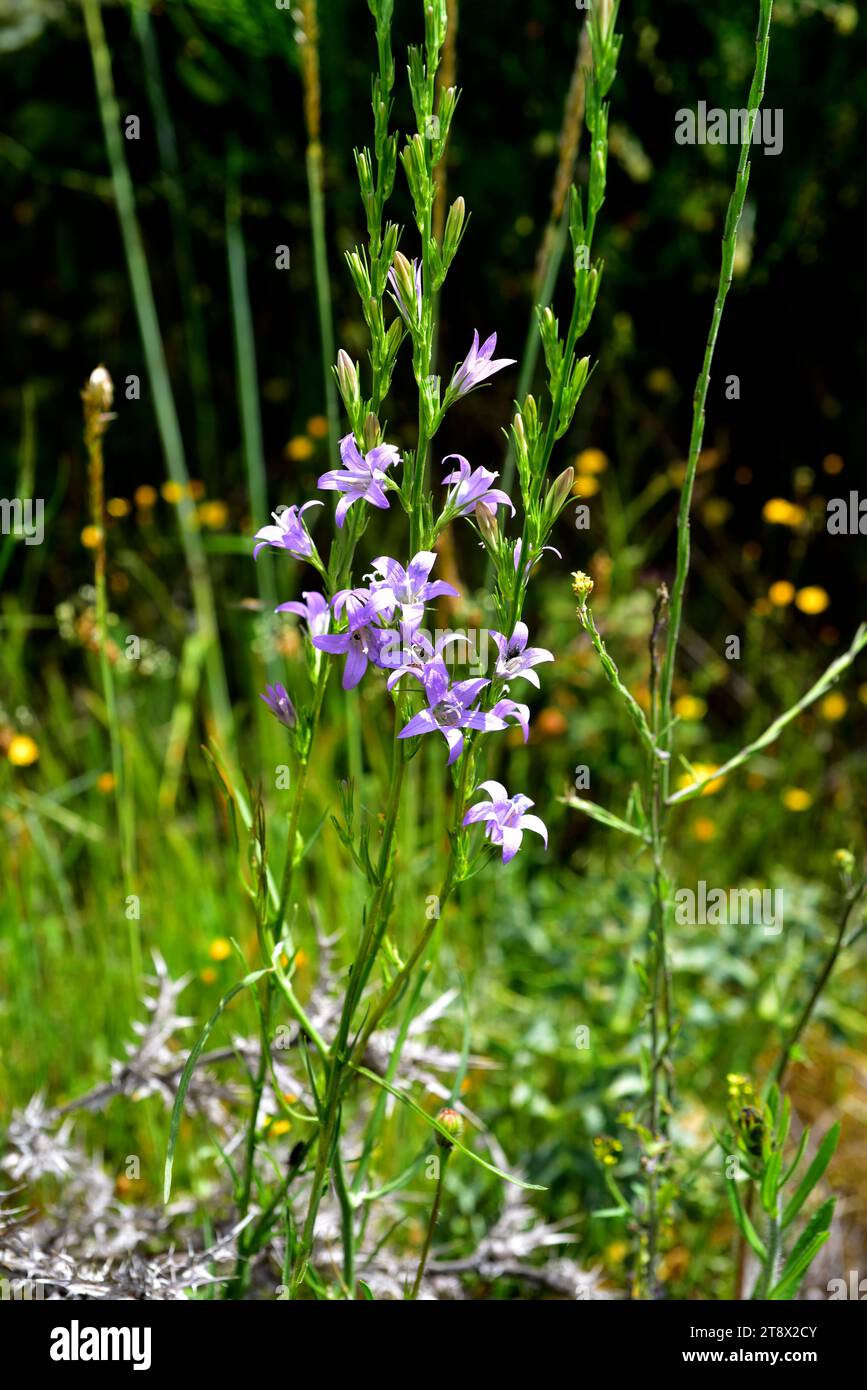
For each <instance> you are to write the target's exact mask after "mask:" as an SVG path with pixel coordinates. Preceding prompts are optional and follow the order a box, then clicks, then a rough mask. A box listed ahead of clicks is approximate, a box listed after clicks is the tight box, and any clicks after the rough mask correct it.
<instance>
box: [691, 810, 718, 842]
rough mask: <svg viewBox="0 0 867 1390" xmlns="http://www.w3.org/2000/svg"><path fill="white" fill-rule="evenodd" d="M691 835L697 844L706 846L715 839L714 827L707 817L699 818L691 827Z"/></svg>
mask: <svg viewBox="0 0 867 1390" xmlns="http://www.w3.org/2000/svg"><path fill="white" fill-rule="evenodd" d="M692 833H693V838H694V839H696V840H698V842H699V844H702V845H706V844H707V843H708V841H709V840H713V839H715V838H716V825H715V823H714V822H713V821H712V820H710V819H709V817H708V816H699V818H698V820H697V821H696V823H695V825H694V826H693V827H692Z"/></svg>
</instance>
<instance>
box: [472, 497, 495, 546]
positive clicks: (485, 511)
mask: <svg viewBox="0 0 867 1390" xmlns="http://www.w3.org/2000/svg"><path fill="white" fill-rule="evenodd" d="M476 524H477V525H478V528H479V530H480V531H481V533H482V539H483V540H484V541H485V543H486V544H487V545H489V546H491V547H494V546H496V545H497V543H498V541H499V539H500V528H499V527H498V525H497V515H496V512H492V511H491V509H490V507H486V506H485V504H484V502H477V503H476Z"/></svg>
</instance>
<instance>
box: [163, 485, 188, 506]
mask: <svg viewBox="0 0 867 1390" xmlns="http://www.w3.org/2000/svg"><path fill="white" fill-rule="evenodd" d="M160 492H161V493H162V495H163V497H164V499H165V500H166V502H180V500H181V498H182V497H183V495H184V489H183V487H182V486H181V484H180V483H173V482H167V483H163V485H162V487H161V488H160Z"/></svg>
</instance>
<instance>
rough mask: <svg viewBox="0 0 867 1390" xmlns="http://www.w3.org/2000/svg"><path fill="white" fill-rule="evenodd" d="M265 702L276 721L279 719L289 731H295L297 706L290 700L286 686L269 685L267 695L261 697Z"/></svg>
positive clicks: (266, 689)
mask: <svg viewBox="0 0 867 1390" xmlns="http://www.w3.org/2000/svg"><path fill="white" fill-rule="evenodd" d="M259 699H260V700H264V701H265V704H266V705H267V706H268V708H269V710H270V711H271V713H272V714H273V715H274V717H275V719H279V721H280V723H281V724H284V725H285V726H286V728H287V729H294V728H295V723H296V715H295V706H294V705H293V703H292V701H291V700H290V699H289V696H288V694H287V692H286V687H285V685H268V686H266V687H265V694H264V695H260V696H259Z"/></svg>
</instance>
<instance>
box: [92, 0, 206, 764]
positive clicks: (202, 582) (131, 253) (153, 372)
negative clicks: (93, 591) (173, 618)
mask: <svg viewBox="0 0 867 1390" xmlns="http://www.w3.org/2000/svg"><path fill="white" fill-rule="evenodd" d="M82 3H83V6H84V19H85V24H86V27H87V36H88V40H89V43H90V51H91V57H92V60H93V71H94V78H95V81H96V91H97V97H98V101H99V110H100V117H101V119H102V127H103V133H104V136H105V147H106V152H107V154H108V160H109V165H110V167H111V177H112V185H113V187H114V196H115V203H116V205H117V214H118V219H119V222H120V229H121V236H122V239H123V245H124V252H125V255H126V262H127V269H128V271H129V277H130V284H131V287H132V293H133V300H134V303H135V310H136V316H137V318H138V325H139V332H140V334H141V339H142V345H143V348H144V354H145V360H146V363H147V368H148V375H149V378H150V386H151V390H152V391H153V398H154V408H155V411H156V417H157V426H158V429H159V434H160V440H161V443H162V449H163V455H164V457H165V462H166V467H167V469H168V472H169V476H170V478H171V479H172V481H173V482H175V483H177V484H178V487H179V488H180V501H179V503H178V517H179V521H180V530H181V544H182V546H183V550H184V556H185V559H186V563H187V569H188V571H189V575H190V586H191V589H192V595H193V606H194V608H195V613H196V623H197V627H198V630H199V634H200V636H201V638H202V641H203V643H204V645H205V648H206V657H205V661H206V670H207V679H208V689H209V693H210V700H211V707H212V711H213V716H214V720H215V723H216V727H217V735H218V737H219V739H220V741H221V742H222V744H223V745H224V747H225V748H226V749H227V750H228V749H230V748H231V747H232V742H233V729H232V710H231V705H230V703H229V692H228V686H227V684H226V673H225V669H224V666H223V658H222V652H221V650H220V643H219V634H218V630H217V619H216V608H215V604H214V595H213V590H212V588H211V580H210V575H209V573H208V566H207V560H206V557H205V551H204V547H203V546H202V541H201V537H200V536H199V533H198V531H197V529H196V514H195V507H194V505H193V502H192V500H191V498H190V489H189V482H190V479H189V473H188V471H187V463H186V457H185V453H184V444H183V438H182V435H181V428H180V424H179V421H178V414H177V409H176V407H175V401H174V396H173V394H172V387H171V381H170V378H169V371H168V366H167V363H166V357H165V351H164V349H163V342H162V337H161V334H160V326H159V319H158V317H157V310H156V304H155V302H154V295H153V288H152V285H151V279H150V272H149V270H148V264H147V257H146V255H145V250H144V244H143V241H142V236H141V229H140V227H139V223H138V217H137V215H136V209H135V197H134V194H133V186H132V180H131V178H130V173H129V167H128V165H127V161H126V154H125V151H124V144H123V136H122V134H121V125H120V122H121V115H120V109H119V107H118V104H117V97H116V95H115V90H114V81H113V78H112V73H111V55H110V53H109V49H108V44H107V42H106V37H105V29H104V27H103V23H102V10H101V6H100V0H82Z"/></svg>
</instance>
